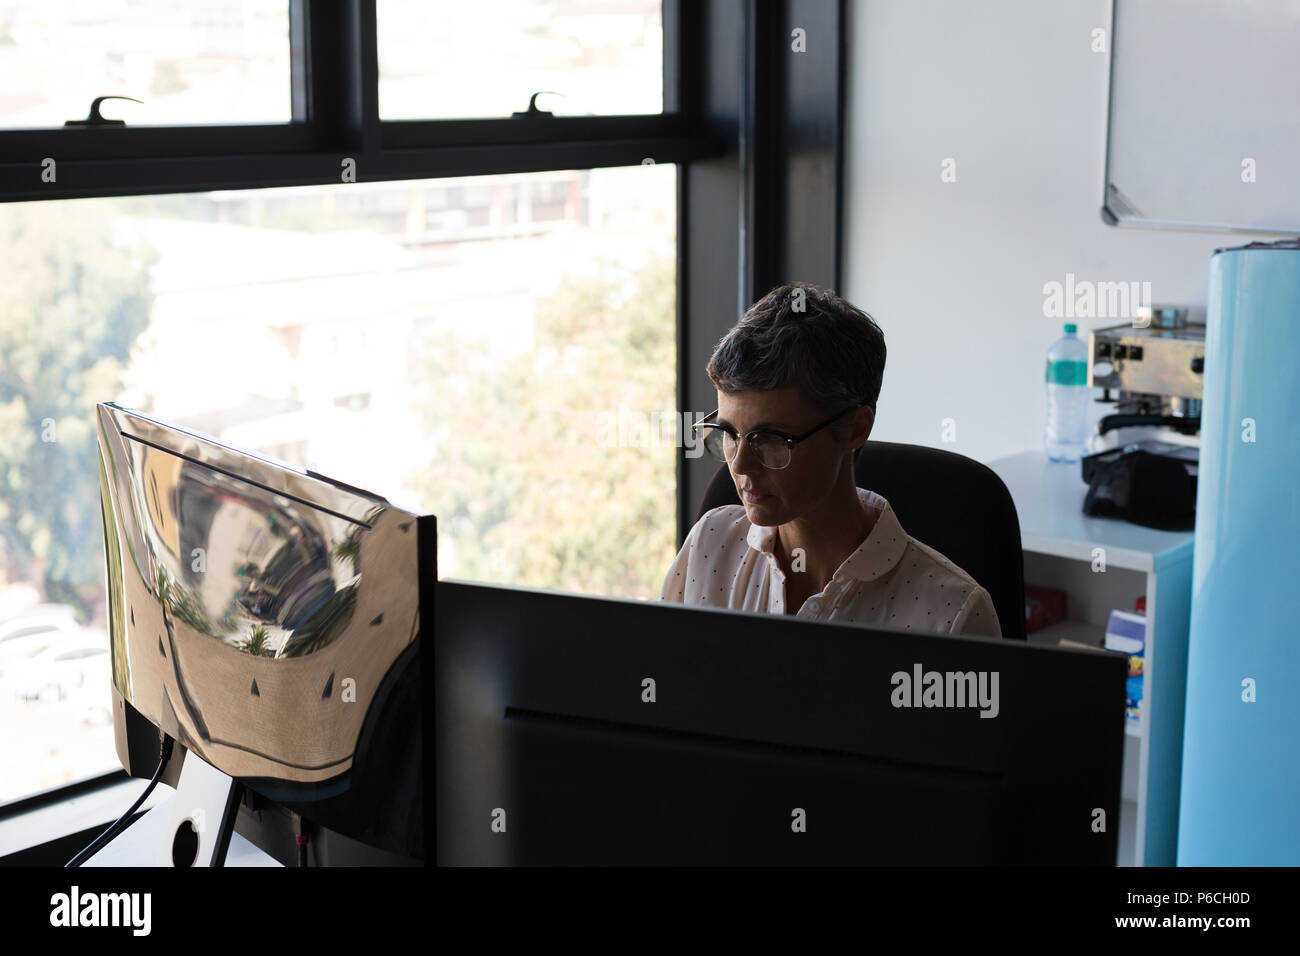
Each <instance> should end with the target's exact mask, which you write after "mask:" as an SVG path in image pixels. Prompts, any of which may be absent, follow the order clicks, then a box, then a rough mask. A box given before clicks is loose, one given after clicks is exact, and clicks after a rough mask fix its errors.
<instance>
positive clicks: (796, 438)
mask: <svg viewBox="0 0 1300 956" xmlns="http://www.w3.org/2000/svg"><path fill="white" fill-rule="evenodd" d="M869 404H871V403H870V402H867V401H861V402H858V404H856V405H850V406H849V407H848V408H846V409H844V410H843V411H841V412H838V413H836V414H834V415H832V416H831V417H830V418H828V419H826V421H824V422H822V423H821V424H820V425H818V426H817V427H816V428H813V429H810V430H809V431H806V432H804V433H803V434H802V435H788V434H786V433H785V432H782V431H777V430H775V429H772V428H755V429H752V430H751V431H748V432H746V433H745V441H746V442H750V441H752V440H753V436H755V435H773V436H775V437H777V438H779V439H781V440H782V441H784V442H785V444H786V449H787V450H788V451H789V452H790V457H791V460H793V458H794V446H795V445H797V444H799V442H801V441H803V440H804V439H806V438H809V437H811V436H813V435H815V434H817V432H819V431H821V430H822V429H823V428H825V427H826V426H827V425H829V424H831V423H832V422H834V421H837V420H839V419H840V418H843V417H844V416H845V415H846V414H848V413H849V412H856V411H857V410H858V409H859V408H861V407H862V406H864V405H869ZM721 410H722V409H721V408H715V409H714V410H713V411H711V412H709V414H707V415H705V416H704V417H703V418H702V419H700V420H699V421H698V422H696V423H695V424H694V425H692V426H691V432H692V433H693V434H695V435H699V432H700V428H701V427H705V426H707V427H709V428H720V429H722V431H723V433H725V434H727V435H730V436H731V437H732V438H733V439H735V440H736V448H737V450H739V448H740V435H739V434H738V433H737V432H736V430H735V429H734V428H732V427H730V426H729V425H723V424H721V423H720V422H711V421H709V419H710V418H712V417H713V416H714V415H716V414H718V412H720V411H721ZM701 444H703V440H702V439H701ZM750 451H753V445H750ZM723 454H724V457H723V460H722V461H723V464H725V465H730V464H731V462H732V461H734V460H735V457H736V456H735V455H732V456H731V458H726V457H725V454H726V453H725V452H724V453H723ZM754 457H755V458H757V459H758V463H759V464H760V465H762V466H763V467H764V468H766V469H768V470H769V471H784V470H785V469H786V468H789V467H790V462H789V461H787V462H786V463H785V464H784V465H782V466H781V467H780V468H773V467H771V466H770V465H768V464H765V463H764V462H763V459H762V457H760V456H759V455H758V454H757V453H755V455H754Z"/></svg>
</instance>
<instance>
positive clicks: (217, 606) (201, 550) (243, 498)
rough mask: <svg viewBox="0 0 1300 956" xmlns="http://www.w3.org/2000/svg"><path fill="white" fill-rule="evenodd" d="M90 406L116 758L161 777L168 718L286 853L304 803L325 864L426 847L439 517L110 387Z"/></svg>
mask: <svg viewBox="0 0 1300 956" xmlns="http://www.w3.org/2000/svg"><path fill="white" fill-rule="evenodd" d="M97 421H98V429H99V451H100V462H99V463H100V483H101V502H102V511H103V519H104V539H105V552H106V563H107V569H106V573H107V585H108V613H109V633H110V643H111V649H112V659H113V661H112V663H113V668H112V670H113V704H112V706H113V725H114V736H115V741H116V746H117V753H118V757H119V759H120V760H121V762H122V766H123V767H124V768H126V770H127V772H128V773H129V774H131V775H132V776H136V777H143V778H150V777H151V776H152V775H153V774H154V772H155V769H156V768H157V767H158V765H159V750H160V747H159V744H160V740H161V738H162V735H163V734H164V733H165V734H167V735H170V736H171V737H172V738H174V740H175V742H176V745H177V754H178V755H179V754H180V750H181V748H183V749H184V751H186V752H187V753H185V754H184V758H185V760H186V761H188V758H189V755H196V756H198V757H200V758H202V760H203V761H205V762H206V763H207V764H210V765H211V767H213V768H216V770H218V771H220V772H221V773H223V774H226V775H229V777H231V778H234V779H235V780H237V781H238V782H239V784H240V785H241V791H242V797H241V798H240V800H239V806H238V818H237V819H236V820H235V821H234V830H235V832H238V833H240V834H242V835H243V836H245V837H246V838H248V839H249V840H251V841H252V842H253V843H254V844H256V845H257V846H259V847H260V848H261V849H263V850H264V851H265V852H267V853H268V854H270V855H271V856H273V857H274V858H275V859H277V860H279V861H280V862H282V863H284V864H285V865H290V866H291V865H295V864H296V862H297V861H298V852H299V851H298V847H297V846H296V845H295V832H294V828H295V827H296V825H297V824H296V821H294V820H293V818H292V814H298V815H300V816H301V817H302V818H303V819H305V820H306V821H307V823H308V825H309V826H310V828H311V833H310V834H309V839H310V847H311V859H310V861H309V862H312V863H334V864H338V863H346V864H394V863H395V864H402V863H406V864H415V865H418V864H420V863H421V862H422V861H424V860H425V859H426V858H428V857H431V856H432V854H431V851H430V850H429V849H428V848H427V847H426V835H427V836H428V837H431V835H432V831H431V829H430V828H428V827H426V826H425V823H424V799H423V795H424V789H423V777H424V767H425V757H424V750H425V747H426V745H427V743H428V741H427V740H426V736H425V735H424V734H422V730H421V727H422V701H423V693H422V689H421V675H422V673H423V672H425V671H424V669H423V668H422V666H421V657H422V652H423V648H424V642H423V641H422V640H421V626H422V622H424V623H426V624H427V623H428V622H430V621H432V619H433V614H432V601H433V588H434V582H435V581H436V576H437V568H436V552H437V547H436V522H435V519H434V518H433V517H432V516H430V515H421V514H417V513H415V512H414V511H411V510H404V509H402V508H398V507H395V506H393V505H392V504H390V503H389V502H388V501H387V500H385V499H384V498H381V497H379V496H377V495H373V494H371V493H369V492H366V491H362V490H361V489H358V488H353V487H350V486H348V485H345V484H342V483H341V482H338V481H334V480H331V479H329V478H326V477H325V476H323V475H319V474H315V473H313V472H311V471H306V470H302V469H298V468H294V467H292V466H290V465H287V464H284V463H283V462H277V461H275V460H273V459H270V458H267V457H263V456H259V455H254V454H250V453H248V452H244V451H240V450H238V449H236V448H232V447H230V446H229V445H226V444H223V443H222V442H220V441H218V440H216V439H214V438H212V437H210V436H206V435H203V434H201V433H197V432H194V431H190V430H188V429H185V428H180V427H177V426H175V425H169V424H167V423H165V422H161V421H158V420H156V419H153V418H150V417H148V416H146V415H144V414H142V413H140V412H137V411H133V410H130V409H127V408H123V407H121V406H119V405H116V404H113V403H104V404H100V405H99V406H98V416H97ZM172 764H175V765H176V766H177V767H179V766H180V765H181V764H182V761H181V760H176V759H173V760H172V761H169V765H168V767H167V768H165V770H164V773H163V775H162V777H161V780H162V781H163V782H165V783H168V784H169V785H171V786H173V787H175V786H177V778H178V774H179V773H180V770H179V769H173V766H172ZM228 815H229V811H227V816H228ZM215 822H216V821H215V820H214V821H213V823H214V824H215ZM430 842H431V841H430Z"/></svg>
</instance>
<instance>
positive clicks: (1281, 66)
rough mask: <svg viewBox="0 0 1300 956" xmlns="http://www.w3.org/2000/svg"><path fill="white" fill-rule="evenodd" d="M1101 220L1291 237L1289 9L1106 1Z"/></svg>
mask: <svg viewBox="0 0 1300 956" xmlns="http://www.w3.org/2000/svg"><path fill="white" fill-rule="evenodd" d="M1111 22H1112V30H1111V36H1110V54H1111V59H1110V104H1109V111H1108V120H1107V136H1106V182H1105V191H1104V199H1103V211H1102V215H1103V218H1105V219H1106V221H1107V222H1110V223H1112V224H1117V225H1144V226H1161V227H1170V228H1197V229H1225V230H1234V231H1246V232H1251V231H1261V232H1272V233H1279V232H1280V233H1297V234H1300V0H1114V5H1113V10H1112V20H1111Z"/></svg>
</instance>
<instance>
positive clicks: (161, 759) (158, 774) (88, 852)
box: [64, 734, 173, 867]
mask: <svg viewBox="0 0 1300 956" xmlns="http://www.w3.org/2000/svg"><path fill="white" fill-rule="evenodd" d="M172 743H173V741H172V738H171V737H170V736H168V735H167V734H163V741H162V748H161V749H160V750H159V752H158V769H157V770H155V771H154V772H153V779H152V780H150V781H149V786H147V787H145V788H144V793H142V794H140V797H139V799H137V800H136V801H135V803H133V804H131V809H129V810H127V811H126V813H124V814H122V815H121V816H120V817H118V818H117V821H116V822H115V823H114V824H113V825H112V826H111V827H109V828H108V829H107V830H105V831H104V832H103V833H101V834H100V835H99V836H98V837H97V838H96V839H95V841H94V842H93V843H91V844H90V846H88V847H86V848H85V849H84V850H82V851H81V852H80V853H78V854H77V855H76V856H74V857H73V858H72V859H71V860H69V861H68V862H67V863H65V864H64V866H65V867H69V866H81V864H82V863H83V862H85V861H86V860H87V859H88V858H89V857H90V856H92V855H93V854H95V853H97V852H98V851H99V849H100V848H101V847H102V846H103V845H104V844H105V843H107V842H108V841H109V840H112V839H113V838H114V837H115V836H117V835H118V834H119V833H121V832H122V831H123V830H125V829H126V828H127V827H128V826H129V825H130V821H131V815H132V814H133V813H135V811H136V810H138V809H140V804H142V803H144V802H145V800H146V799H148V797H149V794H150V793H152V792H153V788H154V787H156V786H157V785H158V781H159V780H160V779H161V778H162V774H163V769H164V768H165V767H166V766H167V761H169V760H171V756H172Z"/></svg>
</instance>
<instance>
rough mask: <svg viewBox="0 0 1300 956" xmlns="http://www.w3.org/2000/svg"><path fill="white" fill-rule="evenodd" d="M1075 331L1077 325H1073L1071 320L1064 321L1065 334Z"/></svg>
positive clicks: (1077, 329) (1077, 328)
mask: <svg viewBox="0 0 1300 956" xmlns="http://www.w3.org/2000/svg"><path fill="white" fill-rule="evenodd" d="M1077 331H1079V327H1078V326H1077V325H1075V324H1074V323H1073V322H1066V323H1065V334H1066V335H1073V334H1074V333H1075V332H1077Z"/></svg>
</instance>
